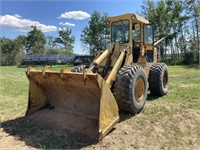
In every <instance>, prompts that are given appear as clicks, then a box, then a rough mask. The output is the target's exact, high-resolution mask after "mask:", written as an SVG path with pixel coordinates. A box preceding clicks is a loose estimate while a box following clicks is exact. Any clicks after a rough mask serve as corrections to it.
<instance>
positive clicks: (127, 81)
mask: <svg viewBox="0 0 200 150" xmlns="http://www.w3.org/2000/svg"><path fill="white" fill-rule="evenodd" d="M138 81H140V82H141V83H142V90H141V91H142V92H138V93H141V94H142V95H141V97H140V100H139V99H138V100H137V98H136V88H135V87H136V84H138ZM113 90H114V96H115V99H116V101H117V104H118V107H119V109H120V110H122V111H125V112H128V113H131V114H134V115H136V114H138V113H140V111H141V110H142V109H143V107H144V105H145V103H146V98H147V77H146V74H145V71H144V69H143V68H142V67H141V66H139V65H134V66H124V67H122V68H121V69H120V70H119V72H118V74H117V78H116V81H115V84H114V89H113Z"/></svg>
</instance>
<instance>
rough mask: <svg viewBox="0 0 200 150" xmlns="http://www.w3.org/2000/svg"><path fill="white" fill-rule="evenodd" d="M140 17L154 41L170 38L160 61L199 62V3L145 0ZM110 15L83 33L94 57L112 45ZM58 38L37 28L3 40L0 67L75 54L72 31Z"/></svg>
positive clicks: (95, 19)
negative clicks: (26, 56) (32, 57)
mask: <svg viewBox="0 0 200 150" xmlns="http://www.w3.org/2000/svg"><path fill="white" fill-rule="evenodd" d="M139 15H141V16H143V17H144V18H146V19H148V20H149V21H150V23H151V24H152V25H153V27H154V37H155V38H154V41H155V42H156V41H157V40H159V39H161V38H162V37H164V36H166V35H168V36H167V38H166V39H165V40H164V41H163V42H162V43H161V44H160V45H159V49H160V50H159V51H160V52H159V53H160V58H161V61H165V62H167V63H170V64H194V63H199V60H200V35H199V32H200V1H199V0H176V1H172V0H160V1H153V0H143V3H142V5H141V11H140V12H139ZM107 19H108V14H107V13H103V14H101V13H100V12H98V11H95V10H94V12H93V13H92V15H91V18H90V21H89V22H88V25H86V26H85V28H84V29H83V30H82V33H81V43H82V45H83V50H85V52H87V53H89V54H91V55H93V53H94V51H95V50H104V49H106V47H107V46H108V45H109V31H110V27H109V26H108V24H107ZM58 33H59V37H56V38H55V37H53V36H45V35H44V33H42V32H41V31H40V30H38V29H37V27H32V31H30V32H29V33H28V34H27V35H19V36H18V37H17V38H15V39H14V40H11V39H8V38H5V37H1V38H0V46H1V51H0V52H1V60H0V64H1V65H13V64H16V63H19V61H20V59H21V58H22V55H23V51H26V53H43V54H66V55H72V54H73V47H74V46H73V44H74V41H75V38H74V36H72V35H71V33H72V30H71V29H65V30H60V31H59V32H58Z"/></svg>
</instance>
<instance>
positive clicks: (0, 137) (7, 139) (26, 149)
mask: <svg viewBox="0 0 200 150" xmlns="http://www.w3.org/2000/svg"><path fill="white" fill-rule="evenodd" d="M0 145H1V149H2V150H11V149H19V150H35V149H36V148H33V147H30V146H27V145H26V143H25V142H24V141H20V139H17V137H14V136H11V135H9V134H8V133H6V132H4V131H3V129H0Z"/></svg>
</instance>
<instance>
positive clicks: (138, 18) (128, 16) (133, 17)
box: [108, 13, 149, 24]
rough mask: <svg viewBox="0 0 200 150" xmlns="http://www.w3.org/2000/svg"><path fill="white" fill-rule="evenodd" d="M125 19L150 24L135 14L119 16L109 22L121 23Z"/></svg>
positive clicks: (110, 18)
mask: <svg viewBox="0 0 200 150" xmlns="http://www.w3.org/2000/svg"><path fill="white" fill-rule="evenodd" d="M123 19H133V20H137V21H139V22H142V23H145V24H149V21H148V20H147V19H145V18H143V17H141V16H139V15H137V14H133V13H127V14H123V15H119V16H114V17H109V18H108V21H109V22H113V21H119V20H123Z"/></svg>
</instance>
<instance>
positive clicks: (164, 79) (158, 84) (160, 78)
mask: <svg viewBox="0 0 200 150" xmlns="http://www.w3.org/2000/svg"><path fill="white" fill-rule="evenodd" d="M168 86H169V75H168V68H167V65H166V64H165V63H156V64H154V65H152V66H151V68H150V72H149V90H150V92H151V94H152V95H156V96H163V95H166V94H167V92H168Z"/></svg>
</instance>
